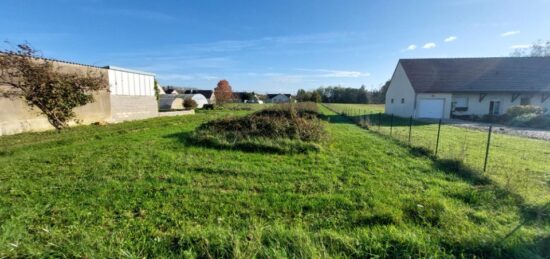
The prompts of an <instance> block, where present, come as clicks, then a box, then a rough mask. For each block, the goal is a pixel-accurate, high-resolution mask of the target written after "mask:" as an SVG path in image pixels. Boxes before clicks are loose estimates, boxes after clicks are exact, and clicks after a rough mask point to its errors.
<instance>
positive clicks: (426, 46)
mask: <svg viewBox="0 0 550 259" xmlns="http://www.w3.org/2000/svg"><path fill="white" fill-rule="evenodd" d="M435 47H437V45H436V44H435V43H433V42H428V43H426V44H424V46H422V48H424V49H433V48H435Z"/></svg>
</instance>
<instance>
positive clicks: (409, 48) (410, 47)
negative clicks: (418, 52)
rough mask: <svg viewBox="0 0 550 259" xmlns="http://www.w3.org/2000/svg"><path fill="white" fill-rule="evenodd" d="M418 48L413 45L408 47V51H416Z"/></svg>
mask: <svg viewBox="0 0 550 259" xmlns="http://www.w3.org/2000/svg"><path fill="white" fill-rule="evenodd" d="M417 47H418V46H416V45H414V44H411V45H409V46H408V47H407V50H415V49H416V48H417Z"/></svg>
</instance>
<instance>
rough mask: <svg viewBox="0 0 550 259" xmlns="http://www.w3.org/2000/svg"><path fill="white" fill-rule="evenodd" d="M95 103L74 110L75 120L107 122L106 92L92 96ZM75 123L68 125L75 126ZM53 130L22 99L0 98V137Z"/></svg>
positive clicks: (109, 115)
mask: <svg viewBox="0 0 550 259" xmlns="http://www.w3.org/2000/svg"><path fill="white" fill-rule="evenodd" d="M94 99H95V102H93V103H89V104H86V105H84V106H82V107H78V108H76V109H75V113H76V118H75V119H77V120H78V121H79V122H80V123H82V124H90V123H94V122H103V121H109V119H110V117H111V112H110V109H111V108H110V96H109V93H108V92H98V93H96V94H94ZM76 124H77V123H76V122H75V121H73V122H71V123H70V124H69V125H76ZM49 129H53V127H52V126H51V125H50V123H49V122H48V119H47V118H46V116H44V115H43V114H42V113H41V111H40V110H39V109H38V108H34V109H31V107H29V106H28V105H27V104H26V103H25V102H24V101H23V99H21V98H19V97H16V98H12V99H10V98H4V97H0V136H2V135H11V134H17V133H22V132H29V131H43V130H49Z"/></svg>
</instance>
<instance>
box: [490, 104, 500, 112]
mask: <svg viewBox="0 0 550 259" xmlns="http://www.w3.org/2000/svg"><path fill="white" fill-rule="evenodd" d="M489 114H490V115H499V114H500V101H491V102H490V103H489Z"/></svg>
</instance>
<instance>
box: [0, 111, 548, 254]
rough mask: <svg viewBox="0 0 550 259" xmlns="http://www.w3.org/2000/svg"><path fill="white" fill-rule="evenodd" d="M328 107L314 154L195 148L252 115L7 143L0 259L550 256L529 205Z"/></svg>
mask: <svg viewBox="0 0 550 259" xmlns="http://www.w3.org/2000/svg"><path fill="white" fill-rule="evenodd" d="M322 111H323V113H324V114H325V118H326V119H327V120H328V121H330V124H328V125H327V131H328V136H329V137H328V140H327V142H326V143H324V144H323V145H324V146H323V149H322V150H321V151H320V152H319V153H309V154H266V153H251V152H243V151H238V150H232V151H230V150H219V149H212V148H208V147H200V146H196V145H190V144H189V143H188V142H187V141H188V136H189V134H191V132H192V131H193V130H194V129H195V128H196V127H197V126H198V125H200V124H201V123H204V122H206V121H209V120H212V119H215V118H221V117H225V116H229V115H231V116H234V115H237V116H238V115H245V114H247V113H248V112H249V111H230V112H228V111H224V110H222V111H208V112H198V114H196V115H193V116H185V117H170V118H156V119H150V120H144V121H136V122H129V123H122V124H116V125H108V126H87V127H77V128H73V129H69V130H67V131H66V132H62V133H60V134H57V133H55V132H44V133H32V134H21V135H16V136H8V137H2V138H0V150H2V154H0V257H33V256H34V257H91V258H95V257H203V258H209V257H238V258H249V257H372V256H375V255H379V256H381V257H406V256H411V257H428V256H434V257H455V256H456V257H462V256H464V257H472V256H473V255H476V256H478V257H515V258H526V257H536V256H542V257H544V256H548V253H549V252H550V251H548V245H549V242H550V238H549V236H550V222H548V219H547V218H542V219H541V218H539V217H538V214H536V213H533V210H530V209H529V206H526V205H525V204H524V202H523V201H522V199H521V197H518V196H517V195H514V194H513V193H510V192H508V191H507V190H505V189H503V188H501V187H499V186H498V185H495V184H493V183H492V181H491V180H490V179H487V178H485V177H483V176H481V175H479V174H477V173H476V172H473V171H469V170H467V169H465V168H462V167H460V166H459V165H457V164H455V163H452V162H444V161H443V162H442V161H440V162H437V161H434V160H432V159H431V158H429V157H427V156H425V155H424V154H423V153H422V150H413V149H409V148H407V147H405V146H403V145H400V144H399V143H397V142H395V141H392V140H390V139H386V138H383V137H380V135H378V134H373V133H370V132H368V131H365V130H363V129H361V128H359V127H357V126H355V125H353V124H351V123H350V122H349V121H348V120H347V119H345V118H342V117H340V116H338V115H335V114H333V113H331V112H329V111H328V110H326V109H322ZM518 226H519V227H518Z"/></svg>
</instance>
